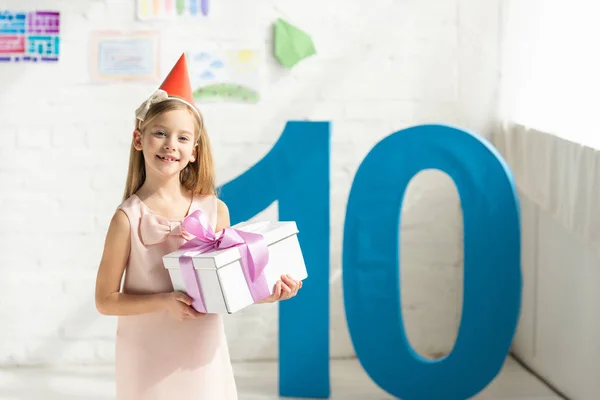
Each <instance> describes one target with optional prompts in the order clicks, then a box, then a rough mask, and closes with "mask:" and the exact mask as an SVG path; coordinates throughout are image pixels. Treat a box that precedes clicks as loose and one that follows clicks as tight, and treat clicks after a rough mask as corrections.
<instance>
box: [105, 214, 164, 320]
mask: <svg viewBox="0 0 600 400" xmlns="http://www.w3.org/2000/svg"><path fill="white" fill-rule="evenodd" d="M130 248H131V232H130V231H129V219H128V218H127V216H126V215H125V213H124V212H123V211H121V210H117V212H116V213H115V215H114V216H113V217H112V220H111V221H110V225H109V227H108V233H107V234H106V240H105V243H104V252H103V254H102V260H101V261H100V266H99V268H98V275H97V277H96V308H97V309H98V311H99V312H100V313H101V314H104V315H136V314H145V313H151V312H156V311H161V310H163V309H164V304H163V303H164V295H165V294H163V293H160V294H150V295H130V294H124V293H120V287H121V279H122V277H123V273H124V271H125V266H126V264H127V259H128V258H129V250H130Z"/></svg>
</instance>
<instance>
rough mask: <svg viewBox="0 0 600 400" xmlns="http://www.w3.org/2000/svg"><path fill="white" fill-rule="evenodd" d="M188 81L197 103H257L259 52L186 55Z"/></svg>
mask: <svg viewBox="0 0 600 400" xmlns="http://www.w3.org/2000/svg"><path fill="white" fill-rule="evenodd" d="M187 59H188V63H189V70H190V80H191V83H192V90H193V91H194V100H195V101H196V102H197V103H206V102H219V101H228V102H241V103H257V102H258V101H259V100H260V91H259V80H260V73H259V72H260V68H259V67H260V62H261V59H262V57H261V53H260V52H259V51H255V50H251V49H239V50H206V51H197V52H188V53H187Z"/></svg>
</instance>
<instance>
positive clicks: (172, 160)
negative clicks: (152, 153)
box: [156, 155, 179, 163]
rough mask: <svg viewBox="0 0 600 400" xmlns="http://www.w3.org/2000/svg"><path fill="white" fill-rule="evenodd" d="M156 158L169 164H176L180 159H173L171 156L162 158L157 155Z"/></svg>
mask: <svg viewBox="0 0 600 400" xmlns="http://www.w3.org/2000/svg"><path fill="white" fill-rule="evenodd" d="M156 157H157V158H158V159H159V160H161V161H163V162H167V163H172V162H176V161H179V159H177V158H175V157H171V156H161V155H156Z"/></svg>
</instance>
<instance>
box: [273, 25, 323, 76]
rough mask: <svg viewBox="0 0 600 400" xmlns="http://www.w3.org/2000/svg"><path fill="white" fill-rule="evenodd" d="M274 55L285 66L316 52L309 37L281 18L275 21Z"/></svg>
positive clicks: (292, 64)
mask: <svg viewBox="0 0 600 400" xmlns="http://www.w3.org/2000/svg"><path fill="white" fill-rule="evenodd" d="M274 30H275V40H274V42H275V57H276V58H277V59H278V60H279V62H280V63H281V64H283V65H284V66H286V67H287V68H290V67H293V66H294V65H296V64H298V62H300V61H302V60H303V59H305V58H307V57H310V56H312V55H313V54H316V50H315V46H314V44H313V41H312V39H311V37H310V36H309V35H308V34H306V33H305V32H303V31H301V30H300V29H298V28H296V27H295V26H293V25H290V24H289V23H288V22H286V21H284V20H283V19H281V18H279V19H277V22H275V29H274Z"/></svg>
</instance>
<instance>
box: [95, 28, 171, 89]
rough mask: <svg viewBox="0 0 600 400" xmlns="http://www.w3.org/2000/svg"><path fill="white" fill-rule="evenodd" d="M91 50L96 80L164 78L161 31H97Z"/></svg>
mask: <svg viewBox="0 0 600 400" xmlns="http://www.w3.org/2000/svg"><path fill="white" fill-rule="evenodd" d="M90 51H91V55H90V73H91V76H92V80H93V81H95V82H115V81H136V82H140V81H145V82H154V81H156V80H158V79H159V78H160V63H159V36H158V33H157V32H154V31H143V32H133V33H124V32H119V31H100V32H95V33H93V34H92V38H91V46H90Z"/></svg>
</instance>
